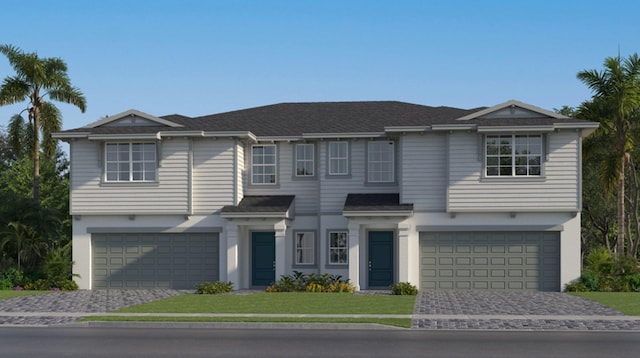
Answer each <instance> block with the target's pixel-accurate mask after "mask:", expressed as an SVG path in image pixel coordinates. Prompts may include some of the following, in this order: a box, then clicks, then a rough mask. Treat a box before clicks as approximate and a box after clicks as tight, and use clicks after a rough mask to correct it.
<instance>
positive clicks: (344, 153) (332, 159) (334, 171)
mask: <svg viewBox="0 0 640 358" xmlns="http://www.w3.org/2000/svg"><path fill="white" fill-rule="evenodd" d="M348 174H349V143H347V142H330V143H329V175H348Z"/></svg>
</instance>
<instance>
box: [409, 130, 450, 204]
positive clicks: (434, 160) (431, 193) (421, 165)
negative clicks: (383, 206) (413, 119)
mask: <svg viewBox="0 0 640 358" xmlns="http://www.w3.org/2000/svg"><path fill="white" fill-rule="evenodd" d="M401 143H402V152H401V153H402V163H401V164H402V165H401V171H402V186H401V188H402V191H401V198H400V200H401V201H402V202H403V203H413V208H414V210H415V211H444V210H445V207H446V195H445V193H446V190H447V180H446V170H447V162H446V161H447V156H446V136H445V135H444V134H427V135H408V136H405V137H402V141H401Z"/></svg>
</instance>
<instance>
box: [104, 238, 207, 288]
mask: <svg viewBox="0 0 640 358" xmlns="http://www.w3.org/2000/svg"><path fill="white" fill-rule="evenodd" d="M92 240H93V245H92V246H93V270H92V271H93V286H92V287H93V288H122V289H135V288H173V289H193V288H194V285H195V284H197V283H200V282H203V281H216V280H218V277H219V276H218V270H219V268H218V266H219V265H218V258H219V252H218V241H219V238H218V234H217V233H189V234H93V236H92Z"/></svg>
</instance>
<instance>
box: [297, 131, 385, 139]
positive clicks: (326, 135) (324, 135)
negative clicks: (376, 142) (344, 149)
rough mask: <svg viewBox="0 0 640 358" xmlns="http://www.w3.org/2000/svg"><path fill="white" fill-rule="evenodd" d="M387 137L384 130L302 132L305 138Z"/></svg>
mask: <svg viewBox="0 0 640 358" xmlns="http://www.w3.org/2000/svg"><path fill="white" fill-rule="evenodd" d="M378 137H386V134H385V133H384V132H356V133H348V132H345V133H302V138H304V139H340V138H378Z"/></svg>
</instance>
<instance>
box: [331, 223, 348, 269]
mask: <svg viewBox="0 0 640 358" xmlns="http://www.w3.org/2000/svg"><path fill="white" fill-rule="evenodd" d="M347 237H348V235H347V233H346V232H345V231H335V232H329V264H337V265H341V264H346V263H347V262H348V260H347V258H348V255H347V254H348V247H347Z"/></svg>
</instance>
